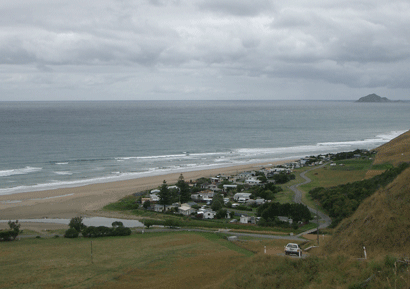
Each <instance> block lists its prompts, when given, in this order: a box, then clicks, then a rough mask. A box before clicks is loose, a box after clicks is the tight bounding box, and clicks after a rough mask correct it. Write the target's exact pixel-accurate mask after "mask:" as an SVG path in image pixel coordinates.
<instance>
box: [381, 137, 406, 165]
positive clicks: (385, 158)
mask: <svg viewBox="0 0 410 289" xmlns="http://www.w3.org/2000/svg"><path fill="white" fill-rule="evenodd" d="M376 151H377V155H376V158H375V160H374V163H373V164H375V165H377V164H383V163H387V162H389V163H391V164H393V165H395V166H397V165H398V164H399V163H402V162H410V130H409V131H407V132H405V133H403V134H401V135H399V136H398V137H396V138H395V139H393V140H391V141H390V142H388V143H386V144H384V145H382V146H380V147H378V148H377V149H376Z"/></svg>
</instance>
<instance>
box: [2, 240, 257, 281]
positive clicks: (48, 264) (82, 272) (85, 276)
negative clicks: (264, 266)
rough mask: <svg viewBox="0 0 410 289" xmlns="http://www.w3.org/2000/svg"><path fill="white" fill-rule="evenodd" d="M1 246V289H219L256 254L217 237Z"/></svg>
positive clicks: (62, 241) (44, 241) (67, 241)
mask: <svg viewBox="0 0 410 289" xmlns="http://www.w3.org/2000/svg"><path fill="white" fill-rule="evenodd" d="M92 242H93V243H92V246H93V258H92V259H91V240H90V239H84V238H79V239H63V238H50V239H22V240H21V241H17V242H4V243H0V288H67V287H70V288H215V287H219V286H220V284H222V283H223V282H224V281H225V279H226V278H227V277H229V276H230V275H231V273H233V272H234V271H235V269H236V268H237V267H238V266H239V265H240V264H243V263H245V262H246V260H247V259H249V257H250V256H252V255H253V253H252V252H250V251H249V250H246V249H243V248H241V247H238V246H236V245H235V244H234V243H231V242H229V241H227V240H225V239H224V238H221V236H219V235H217V234H215V233H192V232H183V233H180V232H171V233H145V234H137V235H131V236H127V237H106V238H98V239H93V240H92Z"/></svg>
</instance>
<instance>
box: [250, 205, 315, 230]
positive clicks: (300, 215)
mask: <svg viewBox="0 0 410 289" xmlns="http://www.w3.org/2000/svg"><path fill="white" fill-rule="evenodd" d="M256 215H257V216H259V217H261V221H262V224H263V225H265V226H274V225H277V224H278V223H279V221H278V216H284V217H288V218H290V219H292V220H293V222H294V223H297V222H299V221H302V222H309V220H311V219H312V214H311V213H310V211H309V209H308V208H307V207H306V206H305V205H303V204H290V203H285V204H280V203H277V202H270V203H265V204H263V205H261V206H260V207H259V208H258V209H257V211H256Z"/></svg>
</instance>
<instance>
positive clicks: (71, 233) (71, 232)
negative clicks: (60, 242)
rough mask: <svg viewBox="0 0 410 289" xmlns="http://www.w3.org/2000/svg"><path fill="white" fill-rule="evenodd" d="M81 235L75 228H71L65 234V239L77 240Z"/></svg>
mask: <svg viewBox="0 0 410 289" xmlns="http://www.w3.org/2000/svg"><path fill="white" fill-rule="evenodd" d="M78 235H79V233H78V231H77V230H76V229H74V228H70V229H68V230H67V231H65V233H64V238H77V237H78Z"/></svg>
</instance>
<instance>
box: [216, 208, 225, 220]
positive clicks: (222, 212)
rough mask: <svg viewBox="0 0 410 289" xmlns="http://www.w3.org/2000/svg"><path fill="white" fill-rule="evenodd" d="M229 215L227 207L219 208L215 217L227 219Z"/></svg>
mask: <svg viewBox="0 0 410 289" xmlns="http://www.w3.org/2000/svg"><path fill="white" fill-rule="evenodd" d="M227 215H228V211H227V210H225V209H219V210H218V211H217V212H216V215H215V218H217V219H225V218H226V216H227Z"/></svg>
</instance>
